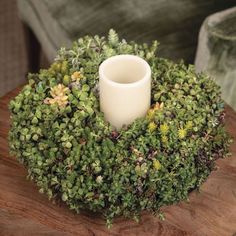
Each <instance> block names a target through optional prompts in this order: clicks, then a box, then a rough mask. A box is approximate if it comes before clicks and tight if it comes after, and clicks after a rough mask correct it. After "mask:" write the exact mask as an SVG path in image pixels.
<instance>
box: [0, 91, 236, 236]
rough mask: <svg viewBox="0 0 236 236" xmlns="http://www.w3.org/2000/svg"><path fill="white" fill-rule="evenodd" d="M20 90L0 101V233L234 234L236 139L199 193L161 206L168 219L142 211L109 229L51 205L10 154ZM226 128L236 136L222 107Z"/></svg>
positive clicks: (234, 121) (235, 120) (233, 118)
mask: <svg viewBox="0 0 236 236" xmlns="http://www.w3.org/2000/svg"><path fill="white" fill-rule="evenodd" d="M19 90H20V88H18V89H16V90H14V91H12V92H11V93H9V94H7V95H6V96H4V97H3V98H1V99H0V235H1V236H9V235H13V236H21V235H24V236H25V235H26V236H28V235H30V236H31V235H58V236H61V235H79V236H90V235H96V236H97V235H102V236H104V235H126V236H130V235H132V236H134V235H140V236H141V235H142V236H143V235H148V236H153V235H160V236H163V235H166V236H172V235H173V236H178V235H181V236H184V235H198V236H203V235H209V236H215V235H217V236H233V235H236V142H234V143H233V144H232V145H231V152H232V156H231V157H230V158H227V159H224V160H218V161H217V166H218V168H217V170H216V171H214V172H212V174H211V175H210V177H209V178H208V180H207V181H206V183H205V184H203V186H202V187H201V191H200V192H196V191H194V192H192V193H191V194H190V201H189V203H187V202H181V203H179V204H177V205H173V206H168V207H165V208H164V209H163V211H164V213H165V215H166V220H165V221H160V220H159V219H158V218H157V217H154V216H153V215H151V214H150V213H148V212H143V214H142V218H141V221H140V223H135V222H134V221H132V220H127V219H124V218H118V219H116V220H115V221H114V224H113V227H112V228H111V229H110V230H109V229H107V228H106V226H105V224H104V220H103V219H102V218H101V217H99V216H97V215H91V214H89V213H82V214H80V215H77V214H75V213H74V212H73V211H70V210H69V209H68V208H67V207H66V206H65V205H63V204H61V205H58V204H57V205H55V204H52V202H50V201H49V200H48V199H47V197H46V196H45V195H42V194H40V193H39V192H38V189H37V187H36V185H35V184H34V183H33V182H30V181H28V180H27V179H26V175H27V170H25V169H24V167H22V165H20V164H19V163H18V162H17V161H16V159H15V158H13V157H10V156H9V152H8V142H7V133H8V130H9V124H10V123H9V122H10V121H9V111H8V103H9V101H10V99H11V98H13V97H14V96H16V95H17V93H18V92H19ZM226 114H227V116H226V126H227V130H228V131H229V132H230V134H231V135H232V136H233V137H234V138H235V139H236V113H235V112H234V111H233V110H232V109H231V108H230V107H227V108H226Z"/></svg>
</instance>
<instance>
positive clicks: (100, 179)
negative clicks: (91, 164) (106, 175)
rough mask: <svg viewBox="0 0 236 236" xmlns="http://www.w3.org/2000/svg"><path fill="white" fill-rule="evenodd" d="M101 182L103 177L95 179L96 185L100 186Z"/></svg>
mask: <svg viewBox="0 0 236 236" xmlns="http://www.w3.org/2000/svg"><path fill="white" fill-rule="evenodd" d="M102 181H103V177H102V176H101V175H99V176H98V177H97V178H96V182H97V183H98V184H101V183H102Z"/></svg>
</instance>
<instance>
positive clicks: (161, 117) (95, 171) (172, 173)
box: [9, 30, 230, 226]
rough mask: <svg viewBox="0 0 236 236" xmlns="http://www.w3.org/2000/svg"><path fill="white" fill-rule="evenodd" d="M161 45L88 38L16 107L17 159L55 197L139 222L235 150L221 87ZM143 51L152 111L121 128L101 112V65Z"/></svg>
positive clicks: (39, 78)
mask: <svg viewBox="0 0 236 236" xmlns="http://www.w3.org/2000/svg"><path fill="white" fill-rule="evenodd" d="M157 47H158V43H157V42H156V41H154V42H153V43H152V45H151V46H148V45H147V44H142V45H139V44H136V43H135V42H130V43H127V42H126V41H125V40H121V41H120V40H119V38H118V35H117V34H116V32H115V31H114V30H110V32H109V34H108V38H107V39H106V38H105V37H99V36H95V37H90V36H86V37H84V38H80V39H79V40H78V41H77V42H75V43H74V44H73V47H72V48H71V49H68V50H67V49H65V48H61V49H60V51H59V53H58V56H57V57H56V59H55V62H54V63H53V64H52V65H51V67H50V68H49V69H44V70H41V71H40V73H39V74H29V75H28V79H29V82H28V84H27V85H26V86H24V88H23V90H22V91H21V92H20V93H19V95H18V96H17V97H15V98H14V99H13V100H12V101H11V102H10V104H9V108H10V110H11V129H10V132H9V145H10V150H11V153H12V155H15V156H16V157H17V159H18V160H19V161H20V162H21V163H23V164H24V165H25V166H26V168H27V169H28V173H29V177H30V178H31V179H33V180H34V181H35V182H36V183H37V185H38V186H39V188H40V189H39V191H40V192H41V193H46V194H47V195H48V197H49V198H50V199H62V201H64V202H65V203H66V204H67V205H68V206H69V208H70V209H74V210H76V211H77V212H79V211H80V210H81V209H87V210H91V211H94V212H100V213H102V214H103V215H104V216H105V218H106V222H107V224H108V226H110V225H111V223H112V219H113V218H114V217H115V216H118V215H123V216H125V217H132V218H134V219H136V220H138V218H139V214H140V212H141V211H142V210H144V209H147V210H150V211H152V212H154V213H157V214H159V215H160V216H161V217H162V216H163V215H162V213H161V211H160V208H161V207H162V206H164V205H170V204H174V203H176V202H178V201H180V200H183V199H187V197H188V194H189V192H190V191H192V190H193V189H195V188H198V187H199V186H200V185H201V184H202V183H203V182H204V181H205V180H206V178H207V176H208V175H209V174H210V172H211V171H212V170H213V168H214V162H215V160H216V159H217V158H223V157H225V156H227V155H229V153H228V147H229V143H230V138H229V137H228V135H227V133H226V131H225V129H224V116H225V114H224V103H223V101H222V99H221V97H220V90H219V87H218V86H217V85H216V84H215V82H214V81H213V80H211V79H210V78H209V77H208V76H206V75H204V74H197V73H196V72H195V70H194V67H193V66H192V65H189V66H186V65H184V64H183V62H181V63H179V64H175V63H173V62H171V61H169V60H166V59H162V58H159V57H157V56H156V49H157ZM117 54H134V55H138V56H140V57H142V58H144V59H145V60H147V61H148V63H149V65H150V66H151V69H152V94H151V99H152V107H151V108H150V110H149V111H148V113H147V115H146V117H145V118H141V119H137V120H135V121H134V122H133V123H132V124H131V125H129V126H126V127H123V128H122V129H121V130H119V131H117V130H114V129H113V128H112V126H111V125H110V124H109V123H107V122H106V121H105V120H104V116H103V114H102V113H101V112H100V110H99V99H98V86H97V84H98V67H99V65H100V63H101V62H102V61H103V60H105V59H106V58H108V57H110V56H114V55H117Z"/></svg>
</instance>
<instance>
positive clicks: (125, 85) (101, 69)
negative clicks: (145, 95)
mask: <svg viewBox="0 0 236 236" xmlns="http://www.w3.org/2000/svg"><path fill="white" fill-rule="evenodd" d="M122 58H125V59H132V60H136V61H139V62H141V63H142V64H143V65H144V67H145V72H146V73H145V75H144V76H143V77H142V78H141V79H140V80H138V81H135V82H131V83H119V82H116V81H113V80H110V79H108V78H107V76H106V75H105V73H104V67H105V66H107V64H108V63H110V62H111V61H114V60H121V59H122ZM99 78H100V80H105V81H106V82H107V83H110V84H111V85H113V86H119V87H122V88H130V87H136V86H140V84H143V83H145V82H146V81H147V80H149V79H150V78H151V68H150V65H149V64H148V63H147V61H145V60H144V59H143V58H141V57H139V56H137V55H133V54H120V55H115V56H112V57H109V58H107V59H106V60H104V61H103V62H102V63H101V64H100V66H99Z"/></svg>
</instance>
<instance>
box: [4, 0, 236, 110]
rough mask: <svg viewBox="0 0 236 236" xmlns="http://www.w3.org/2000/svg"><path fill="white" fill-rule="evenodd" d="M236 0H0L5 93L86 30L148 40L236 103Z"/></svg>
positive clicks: (43, 65) (86, 31) (137, 39)
mask: <svg viewBox="0 0 236 236" xmlns="http://www.w3.org/2000/svg"><path fill="white" fill-rule="evenodd" d="M235 6H236V0H227V1H226V0H207V1H206V0H198V1H196V0H178V1H174V0H172V1H171V0H165V1H164V0H146V1H143V0H129V1H127V0H116V1H114V0H113V1H112V0H100V1H96V0H53V1H52V0H0V97H1V96H3V95H4V94H6V93H7V92H9V91H11V90H12V89H14V88H16V87H18V86H19V85H20V84H24V83H26V79H25V75H26V74H27V72H29V71H30V72H37V71H38V69H39V68H40V67H47V66H48V65H49V64H50V63H51V62H52V61H53V58H54V57H55V55H56V51H57V50H58V49H59V48H60V47H62V46H66V47H69V46H70V45H71V43H72V42H73V41H74V40H76V39H77V38H79V37H81V36H84V35H86V34H90V35H94V34H99V35H106V34H107V32H108V31H109V29H110V28H113V29H115V30H116V31H117V32H118V33H119V35H120V37H121V38H125V39H127V41H129V40H135V41H137V42H139V43H142V42H146V43H150V42H151V41H152V40H158V41H159V42H160V43H161V44H160V47H159V56H161V57H165V58H169V59H172V60H174V61H176V62H178V61H179V60H180V59H184V61H185V62H186V63H195V64H196V67H197V70H198V71H206V72H207V73H209V74H210V75H212V76H214V77H215V78H216V81H217V83H218V84H220V86H221V87H222V91H223V97H224V99H225V100H226V101H227V103H229V104H230V105H231V106H233V107H234V108H235V109H236V91H235V89H236V69H235V68H236V7H235Z"/></svg>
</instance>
